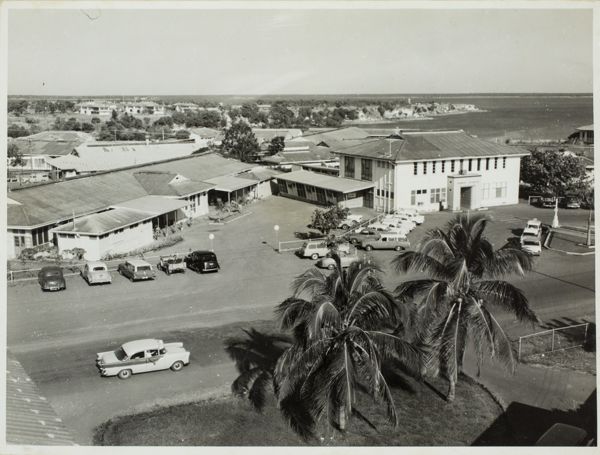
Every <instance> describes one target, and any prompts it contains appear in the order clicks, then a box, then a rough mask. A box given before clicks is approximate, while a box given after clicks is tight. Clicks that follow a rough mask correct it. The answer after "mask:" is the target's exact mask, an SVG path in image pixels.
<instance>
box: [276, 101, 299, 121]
mask: <svg viewBox="0 0 600 455" xmlns="http://www.w3.org/2000/svg"><path fill="white" fill-rule="evenodd" d="M269 117H270V122H269V124H270V126H271V127H273V128H290V127H292V126H294V125H295V123H296V115H295V114H294V111H292V110H291V109H290V108H288V106H287V105H286V104H285V103H283V102H281V101H276V102H275V103H273V105H272V106H271V112H270V114H269Z"/></svg>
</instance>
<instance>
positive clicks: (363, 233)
mask: <svg viewBox="0 0 600 455" xmlns="http://www.w3.org/2000/svg"><path fill="white" fill-rule="evenodd" d="M379 234H381V232H379V231H378V230H377V229H372V228H360V229H357V230H356V231H354V232H353V233H352V234H350V235H348V236H347V237H348V241H349V242H350V243H352V244H354V245H359V244H360V243H361V242H362V241H363V240H370V239H374V238H376V237H377V236H378V235H379Z"/></svg>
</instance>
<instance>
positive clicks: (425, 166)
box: [423, 161, 427, 175]
mask: <svg viewBox="0 0 600 455" xmlns="http://www.w3.org/2000/svg"><path fill="white" fill-rule="evenodd" d="M423 175H427V161H423Z"/></svg>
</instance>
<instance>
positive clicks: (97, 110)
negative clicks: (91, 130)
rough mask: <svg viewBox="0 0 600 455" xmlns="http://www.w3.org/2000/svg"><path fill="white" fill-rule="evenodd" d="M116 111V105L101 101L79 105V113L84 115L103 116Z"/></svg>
mask: <svg viewBox="0 0 600 455" xmlns="http://www.w3.org/2000/svg"><path fill="white" fill-rule="evenodd" d="M116 110H117V105H116V104H113V103H107V102H102V101H88V102H85V103H81V104H80V105H79V113H80V114H84V115H97V116H105V115H111V114H112V111H116Z"/></svg>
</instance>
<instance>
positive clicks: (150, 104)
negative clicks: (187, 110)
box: [123, 101, 165, 115]
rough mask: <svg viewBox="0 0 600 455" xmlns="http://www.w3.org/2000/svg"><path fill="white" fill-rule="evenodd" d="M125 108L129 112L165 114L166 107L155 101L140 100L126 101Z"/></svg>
mask: <svg viewBox="0 0 600 455" xmlns="http://www.w3.org/2000/svg"><path fill="white" fill-rule="evenodd" d="M123 110H124V111H125V112H126V113H127V114H132V115H133V114H140V115H165V107H164V106H163V105H161V104H158V103H155V102H154V101H139V102H135V103H125V104H124V105H123Z"/></svg>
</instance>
